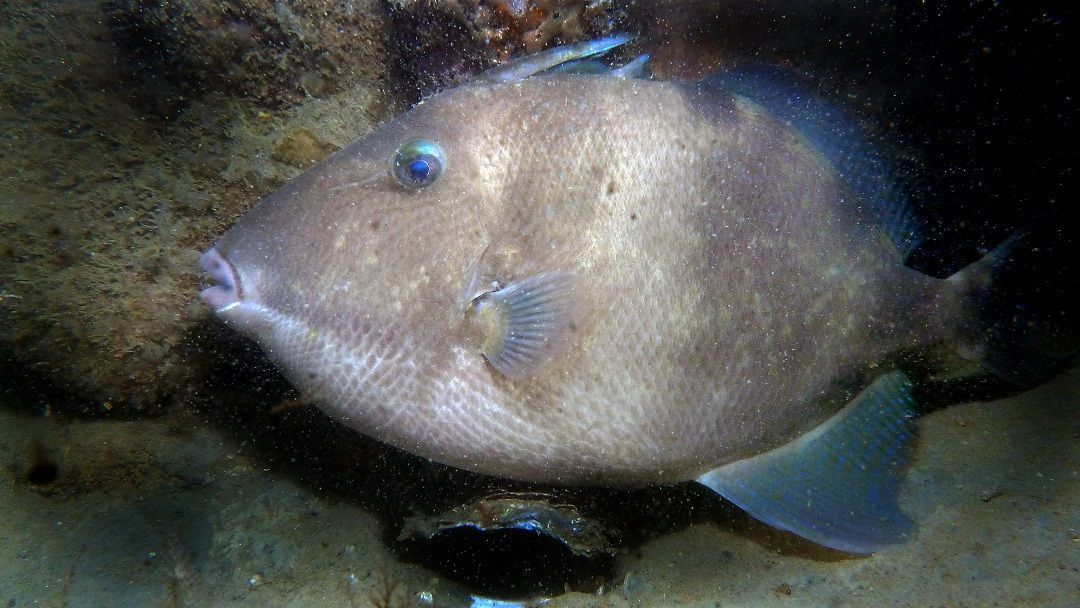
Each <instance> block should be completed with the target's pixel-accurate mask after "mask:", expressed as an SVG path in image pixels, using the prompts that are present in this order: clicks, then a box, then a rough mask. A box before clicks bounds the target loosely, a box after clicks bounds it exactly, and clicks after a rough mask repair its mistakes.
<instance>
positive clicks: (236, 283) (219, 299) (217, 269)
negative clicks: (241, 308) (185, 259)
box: [199, 247, 240, 311]
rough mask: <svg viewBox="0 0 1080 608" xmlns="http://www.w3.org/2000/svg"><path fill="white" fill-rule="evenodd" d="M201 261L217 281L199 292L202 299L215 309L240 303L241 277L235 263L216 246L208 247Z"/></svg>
mask: <svg viewBox="0 0 1080 608" xmlns="http://www.w3.org/2000/svg"><path fill="white" fill-rule="evenodd" d="M199 262H200V263H201V264H202V267H203V270H205V271H206V273H207V274H209V275H210V278H212V279H214V280H215V281H217V285H212V286H210V287H207V288H206V289H204V290H202V291H201V292H200V293H199V297H200V298H202V301H203V302H204V303H205V304H206V305H207V306H209V307H210V308H211V309H213V310H214V311H219V310H221V309H223V308H225V307H227V306H230V305H233V304H236V303H239V302H240V277H239V276H238V275H237V274H236V269H235V268H233V265H232V264H230V263H229V261H228V260H226V259H225V257H224V256H222V255H221V254H220V253H218V250H217V249H216V248H214V247H211V248H210V249H207V250H206V253H203V254H202V257H201V258H200V259H199Z"/></svg>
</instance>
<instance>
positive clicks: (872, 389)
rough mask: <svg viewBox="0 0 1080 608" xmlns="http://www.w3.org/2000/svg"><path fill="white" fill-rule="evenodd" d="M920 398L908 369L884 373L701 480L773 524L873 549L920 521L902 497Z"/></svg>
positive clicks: (830, 542)
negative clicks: (793, 432) (830, 411)
mask: <svg viewBox="0 0 1080 608" xmlns="http://www.w3.org/2000/svg"><path fill="white" fill-rule="evenodd" d="M914 405H915V404H914V400H913V399H912V396H911V382H910V381H909V380H908V378H907V376H905V375H904V374H903V373H901V372H893V373H890V374H887V375H885V376H881V377H880V378H878V379H877V380H876V381H874V383H873V384H871V385H870V386H869V387H867V388H866V389H865V390H863V391H862V392H861V393H859V395H858V396H857V397H855V399H854V400H853V401H852V402H851V403H850V404H848V405H847V407H845V408H844V409H843V410H841V411H840V412H839V413H837V414H836V415H835V416H833V417H832V418H830V419H829V420H827V421H825V422H824V423H822V424H821V425H820V426H818V427H817V428H815V429H814V430H812V431H810V432H809V433H807V434H806V435H803V436H802V437H800V438H798V439H796V440H794V441H792V442H790V443H788V444H786V445H783V446H781V447H779V448H776V449H774V450H772V451H770V452H766V453H764V454H759V455H757V456H754V457H751V458H747V459H745V460H740V461H738V462H734V463H731V464H728V465H725V466H723V467H720V468H718V469H714V470H712V471H709V472H708V473H706V474H705V475H702V476H701V477H699V478H698V480H697V481H698V482H699V483H701V484H703V485H705V486H707V487H709V488H710V489H712V490H713V491H715V492H716V493H718V494H720V495H721V496H723V497H724V498H726V499H728V500H730V501H731V502H733V503H735V504H736V505H738V506H739V507H741V508H742V509H743V510H745V511H746V512H747V513H749V514H750V515H752V516H753V517H754V518H756V519H758V520H760V521H762V522H765V523H767V524H769V525H771V526H774V527H776V528H780V529H783V530H787V531H789V532H792V533H794V534H797V535H799V536H801V537H803V538H806V539H808V540H811V541H813V542H816V543H819V544H821V545H825V546H826V547H831V548H833V549H838V550H840V551H847V552H850V553H864V554H865V553H873V552H874V551H877V550H878V549H881V548H882V547H885V546H887V545H890V544H895V543H898V542H900V541H902V540H903V539H904V537H905V536H906V534H907V533H908V532H909V531H910V530H911V529H912V527H913V526H912V522H911V520H909V519H908V518H907V517H906V516H905V515H904V514H903V513H902V512H901V510H900V506H899V504H898V498H899V492H900V486H901V482H902V480H903V476H904V472H905V470H906V468H907V465H908V462H909V460H910V447H911V440H912V439H913V438H914V436H915V420H914V416H915V410H914Z"/></svg>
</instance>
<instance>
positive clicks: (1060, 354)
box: [918, 226, 1080, 409]
mask: <svg viewBox="0 0 1080 608" xmlns="http://www.w3.org/2000/svg"><path fill="white" fill-rule="evenodd" d="M1077 253H1078V252H1077V251H1076V244H1075V242H1073V241H1072V240H1071V238H1070V237H1069V236H1068V235H1065V234H1064V232H1063V228H1062V227H1060V226H1053V227H1046V226H1044V227H1030V228H1026V229H1024V230H1022V231H1020V232H1018V233H1016V234H1014V235H1013V236H1011V237H1009V238H1008V239H1006V240H1005V241H1004V242H1003V243H1002V244H1000V245H998V246H997V247H996V248H995V249H994V250H993V251H991V252H989V253H988V254H987V255H986V256H985V257H983V259H981V260H980V261H978V262H976V263H974V264H972V265H970V266H968V267H967V268H965V269H964V270H963V271H961V272H959V273H957V274H956V275H953V276H952V277H950V278H949V279H948V280H949V281H950V282H952V283H954V285H956V288H957V289H958V290H960V291H962V294H961V307H962V310H961V319H962V321H961V324H960V326H959V327H958V328H957V334H956V339H955V344H954V345H953V346H954V348H955V349H956V350H958V351H961V352H965V353H968V354H969V356H970V355H972V354H976V355H977V359H978V363H977V368H976V369H975V371H974V373H968V374H965V375H964V376H961V377H953V378H946V379H940V378H939V379H937V380H933V381H931V382H930V384H929V385H925V386H922V387H920V389H921V390H920V391H919V392H920V394H919V395H918V398H919V399H920V400H921V401H922V402H923V403H924V404H925V405H927V406H929V408H930V409H936V407H940V406H941V405H945V404H947V403H950V402H951V403H956V402H957V401H958V400H986V399H992V398H999V397H1002V396H1005V395H1008V394H1012V393H1016V392H1020V391H1023V390H1027V389H1029V388H1032V387H1034V386H1036V385H1039V384H1042V383H1044V382H1046V381H1047V380H1049V379H1050V378H1052V377H1053V376H1055V375H1057V374H1058V373H1060V372H1061V371H1063V370H1065V369H1066V368H1068V367H1070V366H1071V365H1072V364H1074V363H1075V362H1076V361H1077V359H1078V355H1080V316H1078V314H1077V313H1078V312H1080V311H1078V310H1077V299H1076V298H1077V295H1076V294H1078V293H1080V272H1077V270H1078V269H1077V268H1075V264H1076V262H1075V260H1078V259H1080V256H1078V255H1077ZM931 395H934V396H935V397H931ZM935 403H937V404H939V405H936V406H935V405H934V404H935Z"/></svg>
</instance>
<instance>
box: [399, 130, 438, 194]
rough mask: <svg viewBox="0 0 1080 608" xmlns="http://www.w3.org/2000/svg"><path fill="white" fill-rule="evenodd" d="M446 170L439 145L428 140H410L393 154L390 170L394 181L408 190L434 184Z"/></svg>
mask: <svg viewBox="0 0 1080 608" xmlns="http://www.w3.org/2000/svg"><path fill="white" fill-rule="evenodd" d="M445 168H446V155H445V154H444V153H443V150H442V148H441V147H440V146H439V144H437V143H435V142H433V141H431V140H430V139H412V140H409V141H407V142H405V143H403V144H401V147H399V148H398V149H397V152H395V153H394V158H393V160H392V162H391V167H390V170H391V171H392V172H393V174H394V179H396V180H397V181H398V183H400V184H401V185H402V186H405V187H406V188H408V189H410V190H419V189H421V188H426V187H428V186H430V185H431V184H434V183H435V181H436V180H437V179H439V176H440V175H442V172H443V169H445Z"/></svg>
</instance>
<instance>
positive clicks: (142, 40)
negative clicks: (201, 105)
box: [105, 0, 387, 112]
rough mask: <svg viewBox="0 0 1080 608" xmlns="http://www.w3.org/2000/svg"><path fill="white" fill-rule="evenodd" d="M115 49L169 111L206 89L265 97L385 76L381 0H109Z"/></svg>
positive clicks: (276, 101)
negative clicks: (268, 0) (271, 0)
mask: <svg viewBox="0 0 1080 608" xmlns="http://www.w3.org/2000/svg"><path fill="white" fill-rule="evenodd" d="M105 10H106V13H107V15H108V18H109V26H110V29H111V31H112V32H113V34H114V36H115V38H116V41H117V43H118V51H119V56H120V57H121V58H122V59H123V60H124V62H125V63H126V64H127V66H128V67H129V69H130V70H131V71H132V72H133V74H134V75H135V76H136V78H137V79H138V80H139V81H141V82H142V83H143V84H144V85H147V86H145V87H144V90H145V93H148V94H149V98H148V100H149V101H152V102H155V101H156V102H157V104H158V105H159V106H162V107H161V108H160V109H162V110H165V111H166V112H167V111H168V110H170V109H173V108H174V107H175V106H178V105H181V104H182V103H183V102H184V100H185V99H187V98H190V97H191V96H193V95H199V94H201V93H203V92H206V91H228V92H234V93H238V94H240V95H243V96H245V97H248V98H252V99H254V100H256V101H258V102H259V103H262V104H266V105H275V106H279V105H283V104H287V103H291V102H295V101H297V100H298V99H301V98H303V97H305V96H315V97H319V96H322V95H326V94H328V93H333V92H337V91H341V90H344V89H345V88H347V87H348V86H349V85H350V84H351V83H354V82H356V81H358V80H362V81H366V82H379V81H381V80H382V78H383V77H384V75H385V70H384V69H383V66H384V65H385V63H386V62H385V60H384V55H385V46H386V31H387V27H386V15H385V11H383V10H381V7H380V3H379V2H377V0H354V1H350V2H339V1H333V0H293V1H289V2H285V1H282V0H278V1H275V2H267V1H265V0H224V1H217V0H213V1H211V0H170V1H167V2H157V1H151V0H111V1H110V2H108V3H107V4H106V6H105Z"/></svg>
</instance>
